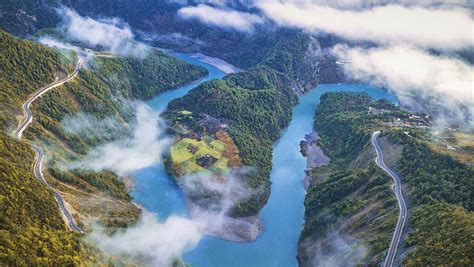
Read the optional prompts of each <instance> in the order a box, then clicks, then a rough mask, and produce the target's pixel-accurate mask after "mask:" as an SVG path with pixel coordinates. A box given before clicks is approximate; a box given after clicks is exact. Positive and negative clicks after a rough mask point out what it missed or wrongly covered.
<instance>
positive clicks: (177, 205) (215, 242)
mask: <svg viewBox="0 0 474 267" xmlns="http://www.w3.org/2000/svg"><path fill="white" fill-rule="evenodd" d="M175 56H177V57H179V58H181V59H182V60H185V61H187V62H189V63H192V64H198V65H201V66H203V67H205V68H207V69H208V71H209V73H210V74H209V75H208V76H207V77H205V78H204V79H203V80H201V81H199V82H196V83H193V84H190V85H186V86H183V87H181V88H178V89H176V90H172V91H168V92H165V93H163V94H161V95H159V96H157V97H156V98H154V99H152V100H151V101H149V102H148V104H149V105H150V107H152V108H153V109H154V110H156V111H158V112H161V111H163V110H164V109H165V108H166V105H167V104H168V102H169V101H171V100H172V99H175V98H178V97H180V96H183V95H184V94H186V93H187V92H188V91H189V90H191V89H192V88H194V87H195V86H197V85H198V84H199V83H202V82H204V81H207V80H210V79H216V78H222V77H223V76H224V75H225V74H224V73H223V72H221V71H220V70H218V69H217V68H216V67H214V66H212V65H209V64H207V63H204V62H202V61H200V59H199V58H196V57H191V56H189V55H185V54H175ZM339 91H354V92H366V93H368V94H369V95H370V96H372V97H374V98H376V99H379V98H386V99H388V100H391V101H394V102H396V98H395V97H394V96H393V95H391V94H389V93H388V92H387V91H384V90H381V89H379V88H376V87H372V86H369V85H364V84H332V85H320V86H318V87H317V88H316V90H312V91H310V92H309V93H307V94H305V95H303V96H301V97H300V99H299V104H298V105H297V106H296V107H295V108H294V109H293V117H292V120H291V123H290V125H289V127H288V128H287V129H286V130H285V131H284V132H283V134H282V137H281V138H280V140H279V141H278V142H276V143H275V145H274V150H273V161H272V164H273V170H272V173H271V181H272V186H271V195H270V198H269V200H268V203H267V205H266V206H265V207H264V208H263V210H262V212H261V218H262V220H263V223H264V230H263V232H262V234H261V235H260V236H259V238H258V239H257V240H256V241H255V242H250V243H237V242H229V241H225V240H221V239H217V238H213V237H204V238H203V239H202V240H201V241H200V242H199V243H198V245H197V246H196V247H195V248H194V249H193V250H191V251H189V252H187V253H186V254H185V255H184V256H183V258H184V261H185V262H186V263H189V264H191V266H197V267H200V266H206V267H207V266H216V267H217V266H245V267H246V266H284V267H290V266H296V265H297V261H296V247H297V242H298V237H299V233H300V230H301V226H302V224H303V214H304V206H303V201H304V195H305V192H304V189H303V186H302V183H301V181H302V179H303V178H304V170H305V168H306V158H304V157H303V156H302V155H301V154H300V152H299V149H300V148H299V142H300V141H301V140H302V139H303V138H304V136H305V135H306V134H308V133H310V132H311V131H312V129H313V116H314V111H315V109H316V106H317V105H318V103H319V97H320V96H321V95H322V94H324V93H326V92H339ZM134 177H135V186H134V188H133V190H132V196H133V197H134V201H135V202H137V203H139V204H141V205H142V206H144V207H145V208H146V209H147V210H149V211H151V212H154V213H156V214H157V216H158V217H159V219H161V220H163V219H166V218H167V217H168V216H170V215H171V214H175V215H181V216H187V214H186V207H185V203H184V199H183V196H182V193H181V191H180V190H179V188H178V187H177V185H176V184H175V183H174V182H173V178H171V177H169V176H168V175H167V173H166V171H165V169H164V166H163V164H161V163H160V164H157V165H156V166H153V167H149V168H146V169H142V170H139V171H137V172H135V173H134Z"/></svg>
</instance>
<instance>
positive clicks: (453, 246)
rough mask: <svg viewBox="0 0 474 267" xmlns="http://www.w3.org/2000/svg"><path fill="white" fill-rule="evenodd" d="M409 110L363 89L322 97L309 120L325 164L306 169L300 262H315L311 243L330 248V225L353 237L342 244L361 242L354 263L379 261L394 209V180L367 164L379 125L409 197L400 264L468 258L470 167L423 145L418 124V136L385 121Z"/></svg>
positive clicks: (473, 176) (444, 262) (473, 175)
mask: <svg viewBox="0 0 474 267" xmlns="http://www.w3.org/2000/svg"><path fill="white" fill-rule="evenodd" d="M369 107H372V108H377V109H380V110H384V112H380V113H376V114H374V113H371V112H368V110H369ZM407 114H408V113H407V112H405V111H403V110H402V109H400V108H398V107H396V106H394V105H393V104H391V103H389V102H388V101H386V100H378V101H375V100H373V99H371V98H370V97H369V96H368V95H366V94H361V93H349V92H345V93H327V94H324V95H323V96H321V102H320V104H319V106H318V108H317V110H316V115H315V121H314V124H315V128H316V129H317V130H318V132H319V134H320V136H321V140H320V141H319V144H320V146H321V147H322V149H323V150H324V152H325V154H327V155H329V156H330V157H331V163H330V164H329V165H328V166H325V167H321V168H317V169H313V170H312V174H311V177H312V178H311V179H312V186H311V187H310V189H309V190H308V193H307V195H306V199H305V207H306V210H305V224H304V228H303V231H302V234H301V237H300V242H299V254H298V256H299V260H300V263H302V264H303V265H305V264H310V263H311V260H314V259H312V258H311V255H312V254H311V253H312V251H313V250H312V249H314V244H315V243H316V242H319V243H318V244H319V245H318V246H320V247H321V246H322V247H326V248H328V247H329V248H330V244H328V241H327V240H325V239H324V238H326V237H328V236H331V234H332V233H333V232H334V231H336V232H337V233H338V234H341V235H342V236H343V237H344V238H345V239H346V240H351V241H348V242H352V243H351V244H352V245H353V246H357V244H364V245H365V247H366V248H367V249H368V253H367V254H366V255H365V256H364V257H363V258H361V259H359V260H360V263H362V264H374V265H375V264H379V263H380V262H382V261H383V259H384V252H385V251H386V249H387V248H388V244H389V242H390V239H391V236H392V234H393V230H394V226H395V222H396V219H397V215H398V206H397V203H396V201H395V198H394V194H393V192H392V191H391V190H390V187H389V186H390V184H392V181H391V179H390V178H389V177H388V176H387V175H386V174H385V173H384V172H382V171H381V170H380V169H379V168H378V167H377V166H375V165H374V163H372V162H373V158H374V157H375V154H374V153H373V152H372V151H373V148H372V146H371V144H370V142H369V141H370V136H371V133H372V132H374V131H375V130H382V129H383V134H382V135H383V137H382V138H381V139H382V142H383V149H384V154H385V155H384V157H385V161H386V162H387V163H388V164H389V165H390V166H391V168H394V170H395V171H396V172H397V173H398V174H399V175H400V177H401V178H402V182H403V183H404V184H405V186H404V189H403V190H404V194H405V195H406V199H407V200H408V203H409V216H410V217H409V219H408V226H407V227H406V228H405V230H406V231H407V233H408V235H407V239H406V240H405V241H404V244H403V245H402V250H404V251H406V255H405V257H404V259H403V263H404V265H406V266H420V265H423V266H425V265H436V266H437V265H463V266H465V265H471V264H472V259H473V254H472V251H471V250H469V246H468V245H466V244H468V243H469V241H468V240H467V239H469V236H472V235H473V234H474V229H473V227H472V218H473V216H474V215H473V213H472V207H473V206H472V205H473V203H472V195H473V192H474V188H473V183H474V181H473V179H474V172H473V170H472V167H469V166H467V165H465V164H463V163H461V162H459V161H457V160H455V159H453V158H452V157H450V156H448V155H442V154H438V153H436V152H434V151H432V150H431V149H430V148H429V146H428V144H427V143H428V142H430V139H429V138H424V136H426V134H417V132H418V130H417V129H416V128H412V129H410V130H411V131H413V132H414V133H413V135H415V136H416V137H417V139H415V138H413V137H410V136H408V135H406V134H405V133H404V132H403V130H399V129H396V128H386V126H384V124H383V122H386V121H391V120H393V118H406V117H407ZM405 130H406V129H405ZM397 151H398V152H397ZM361 214H362V215H363V216H360V215H361ZM470 220H471V222H469V221H470ZM349 221H350V222H351V223H350V226H347V224H348V223H347V222H349ZM374 222H376V223H374ZM325 236H326V237H325ZM354 240H355V241H354ZM402 253H403V252H402Z"/></svg>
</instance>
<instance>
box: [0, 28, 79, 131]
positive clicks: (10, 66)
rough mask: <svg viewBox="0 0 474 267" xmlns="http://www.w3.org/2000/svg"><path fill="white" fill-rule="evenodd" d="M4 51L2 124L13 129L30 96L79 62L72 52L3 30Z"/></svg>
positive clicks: (0, 63) (0, 44) (0, 80)
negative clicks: (56, 48)
mask: <svg viewBox="0 0 474 267" xmlns="http://www.w3.org/2000/svg"><path fill="white" fill-rule="evenodd" d="M0 51H1V53H0V83H1V84H2V86H1V88H0V125H1V126H0V127H1V130H2V131H13V129H15V128H16V126H17V121H16V120H15V116H16V115H21V114H22V111H21V105H22V103H23V102H24V101H25V99H27V98H28V95H29V94H31V93H33V92H34V91H36V90H38V88H41V87H42V86H44V85H45V84H48V83H50V82H52V81H54V79H55V76H56V77H57V76H59V77H65V76H66V75H67V73H69V72H71V71H72V70H73V69H74V66H75V63H74V62H73V61H74V60H73V55H72V53H66V54H62V53H60V52H58V51H57V50H54V49H52V48H49V47H46V46H43V45H40V44H38V43H35V42H32V41H24V40H21V39H18V38H15V37H13V36H12V35H10V34H8V33H6V32H4V31H1V30H0ZM38 66H41V67H38Z"/></svg>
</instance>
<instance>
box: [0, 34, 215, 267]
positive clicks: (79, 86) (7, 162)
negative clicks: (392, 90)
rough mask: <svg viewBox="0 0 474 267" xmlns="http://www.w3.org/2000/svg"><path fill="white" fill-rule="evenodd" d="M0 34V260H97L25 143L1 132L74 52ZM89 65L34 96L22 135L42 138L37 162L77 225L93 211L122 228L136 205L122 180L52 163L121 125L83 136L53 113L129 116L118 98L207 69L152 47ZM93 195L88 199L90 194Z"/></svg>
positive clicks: (150, 92)
mask: <svg viewBox="0 0 474 267" xmlns="http://www.w3.org/2000/svg"><path fill="white" fill-rule="evenodd" d="M0 34H1V56H0V81H1V82H2V85H4V86H2V87H1V94H2V98H1V102H0V108H1V111H2V112H1V119H2V124H1V125H2V129H1V130H2V132H1V133H0V134H1V146H2V149H1V151H2V152H1V153H0V164H1V170H2V171H1V172H0V175H1V177H0V178H1V180H2V183H1V195H0V202H1V203H2V205H1V206H2V209H3V212H2V214H4V215H5V216H3V219H2V220H1V222H0V233H1V234H0V243H1V244H2V246H1V249H0V261H1V262H2V263H4V264H5V265H37V264H46V265H76V264H79V263H82V264H87V263H88V262H90V261H94V262H95V261H98V260H101V259H100V258H99V256H97V257H96V256H95V255H96V253H95V252H94V251H93V250H92V249H91V248H88V247H87V246H86V245H85V244H83V243H82V241H81V238H80V236H79V235H78V234H75V233H71V232H69V231H67V230H66V227H65V225H64V222H63V220H62V218H61V215H60V213H59V209H58V206H57V203H56V201H55V200H54V198H53V194H52V192H51V191H50V190H49V189H48V188H47V187H45V186H44V185H42V184H41V183H40V182H39V181H38V180H37V179H36V178H35V177H34V175H33V165H32V163H33V158H34V154H33V151H32V150H31V149H30V148H29V145H27V144H26V143H24V142H18V141H16V140H13V139H12V138H11V137H9V136H8V135H10V134H11V133H12V131H13V129H14V128H16V125H17V124H18V122H19V119H20V117H19V116H20V115H22V113H21V105H22V103H23V102H24V101H26V100H27V99H28V96H29V95H30V94H31V93H33V92H35V91H36V90H38V89H39V88H41V87H42V86H44V85H46V84H49V83H51V82H53V81H54V80H55V79H56V78H59V77H64V76H65V75H67V73H70V72H71V70H72V69H73V68H74V65H75V55H74V54H72V53H69V52H65V51H58V50H54V49H51V48H48V47H45V46H42V45H39V44H37V43H34V42H31V41H26V40H21V39H18V38H16V37H13V36H11V35H10V34H7V33H5V32H0ZM89 64H90V68H86V69H82V70H81V71H80V73H79V75H78V77H76V78H74V79H73V80H72V81H71V82H69V83H67V84H65V85H63V86H60V87H57V88H55V89H54V90H52V91H50V92H48V93H47V94H45V95H43V96H42V97H41V98H39V99H38V100H37V101H35V102H34V104H33V106H32V112H33V114H34V120H33V123H32V125H30V126H29V128H27V130H26V131H25V136H26V138H27V139H29V140H32V141H34V142H35V143H37V144H40V145H41V146H44V148H45V150H46V154H47V157H48V159H49V160H50V161H49V164H47V165H46V166H45V168H44V169H45V170H44V172H45V174H46V176H47V179H48V180H49V181H50V183H51V184H52V185H53V186H54V187H55V188H56V189H58V190H59V191H60V192H61V193H62V194H63V196H64V198H65V199H66V201H67V202H68V204H70V205H71V207H72V208H73V210H72V211H73V213H74V216H75V217H76V220H77V219H79V220H80V221H79V222H80V223H81V222H83V221H82V220H81V219H85V218H92V219H99V220H100V221H101V222H103V223H104V224H106V225H110V226H123V225H125V224H128V223H131V222H133V221H135V220H136V218H137V216H138V215H139V214H140V211H139V209H138V208H137V207H136V206H134V205H132V204H131V203H130V199H131V198H130V196H129V195H128V192H127V188H126V187H125V185H124V183H123V182H122V181H120V180H118V179H117V176H116V175H115V174H113V173H111V172H99V173H94V172H90V171H85V170H75V169H73V170H66V171H65V170H64V169H58V168H57V166H56V165H55V164H54V163H55V162H62V163H67V162H69V161H70V160H72V159H74V158H80V157H81V155H83V154H84V153H86V152H87V151H88V150H89V149H90V148H91V147H93V146H95V145H97V144H100V143H103V142H106V141H109V140H112V139H114V138H118V137H121V136H124V135H127V134H128V132H127V130H122V131H119V132H118V133H117V134H115V135H112V136H110V137H109V138H105V139H104V138H102V139H100V138H89V137H88V136H84V135H74V134H70V133H68V132H67V131H65V129H64V127H63V126H62V125H61V121H62V119H63V118H64V117H65V116H75V115H79V114H90V115H91V116H97V117H99V118H100V117H102V118H103V117H106V116H114V117H115V118H120V119H122V121H123V122H127V121H130V120H131V119H132V118H133V114H132V113H131V110H130V108H129V107H128V106H127V105H123V103H125V102H126V101H123V100H122V101H121V100H120V99H147V98H150V97H152V96H154V95H156V94H159V93H160V92H163V91H164V90H167V89H171V88H173V87H176V86H179V85H182V84H185V83H188V82H191V81H193V80H196V79H198V78H200V77H201V76H203V75H205V74H206V71H205V69H204V68H201V67H197V66H192V65H189V64H186V63H184V62H182V61H179V60H176V59H174V58H172V57H170V56H168V55H166V54H164V53H162V52H159V51H153V52H151V53H150V55H149V56H148V57H146V58H144V59H140V60H139V59H134V58H96V59H94V60H93V61H92V62H89ZM17 117H18V118H17ZM51 148H55V149H52V150H50V149H51ZM49 152H51V153H49ZM47 168H49V169H47ZM56 179H57V180H56ZM93 199H95V200H97V201H95V202H94V203H92V202H90V201H89V200H93ZM111 203H113V205H111ZM91 204H93V205H91Z"/></svg>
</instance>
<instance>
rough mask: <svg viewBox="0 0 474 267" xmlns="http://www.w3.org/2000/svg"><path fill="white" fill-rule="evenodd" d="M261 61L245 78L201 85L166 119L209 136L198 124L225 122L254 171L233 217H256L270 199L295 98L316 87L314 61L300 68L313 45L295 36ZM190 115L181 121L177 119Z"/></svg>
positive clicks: (173, 104) (241, 75) (302, 36)
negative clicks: (275, 153)
mask: <svg viewBox="0 0 474 267" xmlns="http://www.w3.org/2000/svg"><path fill="white" fill-rule="evenodd" d="M284 34H285V36H286V37H285V38H284V39H282V40H280V41H279V42H277V43H276V44H275V45H274V47H273V48H272V49H271V53H269V54H267V55H266V57H265V58H264V60H262V61H261V62H260V63H258V64H257V65H256V66H255V67H253V68H250V69H248V70H246V71H244V72H240V73H236V74H231V75H228V76H226V77H225V78H224V79H223V80H215V81H210V82H207V83H204V84H202V85H201V86H198V87H196V88H195V89H193V90H191V91H190V92H189V93H188V94H187V95H186V96H184V97H182V98H180V99H177V100H175V101H172V102H171V103H170V104H169V112H168V114H169V115H168V116H169V118H170V119H171V120H172V121H173V123H174V124H176V125H180V127H181V126H184V127H186V128H188V129H189V130H190V131H191V132H193V133H197V135H198V136H199V135H201V134H202V135H207V134H209V135H213V134H214V131H216V130H215V129H203V127H202V123H201V121H202V120H201V118H206V117H207V116H210V117H211V118H214V119H216V120H217V121H221V122H225V124H226V125H227V124H228V128H226V129H224V131H225V132H228V133H229V134H230V137H231V138H232V140H233V142H235V145H236V146H237V148H238V150H239V156H240V159H241V161H242V164H243V165H244V166H248V167H251V168H253V171H252V172H250V173H249V174H248V175H246V176H245V179H244V181H245V184H246V185H247V186H248V187H249V188H251V189H252V192H253V193H252V195H251V197H250V198H249V199H247V200H246V201H243V202H242V203H238V204H237V205H235V207H234V209H233V210H232V213H233V214H232V215H233V216H237V217H241V216H251V215H256V214H257V213H258V212H259V211H260V209H261V208H262V207H263V206H264V205H265V203H266V201H267V199H268V196H269V194H270V179H269V176H270V171H271V160H272V145H273V142H275V141H276V140H277V139H278V138H279V137H280V134H281V130H282V129H284V128H285V127H287V125H288V123H289V121H290V119H291V113H292V108H293V107H294V105H295V104H296V103H297V94H298V93H301V92H302V91H306V90H308V89H310V88H313V87H314V86H315V85H316V84H317V82H318V77H319V76H318V63H319V62H318V61H317V60H316V59H314V58H313V59H312V60H314V62H313V63H314V64H307V65H304V64H302V62H306V58H305V57H306V55H307V54H306V53H308V50H309V49H310V44H311V42H312V40H311V39H310V38H309V37H308V36H306V35H305V34H303V33H302V32H299V31H287V32H285V33H284ZM183 111H189V112H191V113H192V114H193V115H192V118H189V119H187V120H184V121H183V120H182V119H181V115H180V113H181V112H183Z"/></svg>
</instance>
